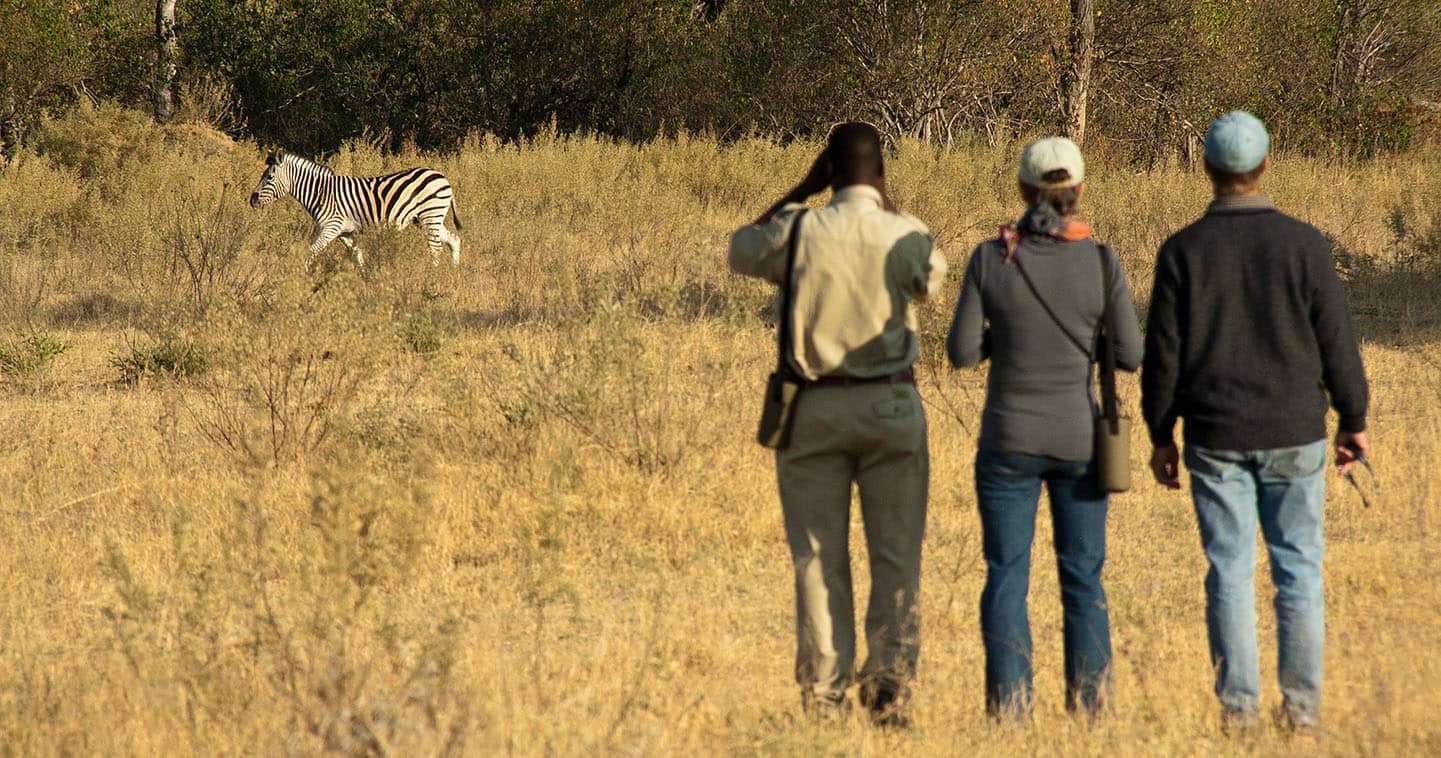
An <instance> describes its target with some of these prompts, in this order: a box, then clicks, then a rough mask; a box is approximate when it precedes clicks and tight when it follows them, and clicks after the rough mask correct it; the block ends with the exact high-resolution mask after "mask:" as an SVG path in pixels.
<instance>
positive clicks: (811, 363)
mask: <svg viewBox="0 0 1441 758" xmlns="http://www.w3.org/2000/svg"><path fill="white" fill-rule="evenodd" d="M827 186H829V187H830V188H831V189H832V190H833V195H832V197H831V202H830V205H828V206H826V207H825V208H820V209H817V210H812V211H809V212H807V213H806V214H805V215H804V217H803V220H802V221H801V224H800V229H799V234H800V237H799V238H798V240H797V244H796V254H795V255H796V258H795V267H794V272H793V275H792V298H791V302H792V308H791V311H792V312H791V314H790V316H791V318H792V319H793V321H792V322H791V323H792V324H793V329H792V332H791V334H792V340H793V341H792V344H791V350H790V355H789V356H788V359H789V360H790V361H791V363H792V366H793V367H794V368H795V369H796V370H797V371H798V372H799V374H800V375H801V376H803V377H805V379H806V380H807V381H806V386H805V389H804V390H803V391H802V392H801V394H800V398H799V400H798V401H797V405H796V407H795V410H794V414H795V421H794V424H795V426H794V429H793V431H792V434H791V443H790V445H789V446H788V447H786V448H785V449H783V450H779V451H777V453H776V475H777V479H778V480H779V484H780V497H781V508H782V510H783V512H784V515H785V527H786V539H787V541H788V542H789V544H790V549H791V555H792V557H793V559H794V561H795V584H796V617H797V618H796V638H797V652H796V681H797V682H798V683H799V684H800V685H801V699H802V704H803V706H804V707H805V708H806V710H807V712H810V713H815V714H819V715H824V714H833V713H839V712H844V710H845V709H846V708H847V704H848V701H847V700H846V689H847V687H849V685H850V684H851V681H852V679H853V678H854V672H853V665H854V658H855V647H856V645H855V629H854V625H853V622H852V619H853V618H854V617H855V616H854V611H853V608H852V599H851V566H850V552H849V549H848V532H849V524H850V501H851V484H852V483H853V482H854V483H855V484H856V485H858V486H859V489H860V499H861V516H862V518H863V520H864V522H865V535H866V544H867V550H868V553H869V555H870V568H871V585H872V587H871V597H870V605H869V607H868V609H867V611H866V642H867V647H868V648H869V651H870V656H869V658H868V659H867V661H866V663H865V665H864V666H862V668H861V673H860V677H859V678H860V684H861V687H860V700H861V704H862V705H863V706H865V707H866V708H868V709H869V710H870V712H871V716H872V718H873V719H875V721H876V722H877V723H879V724H882V725H904V724H905V722H906V719H905V716H904V714H903V713H901V712H900V709H901V707H902V706H903V705H904V704H905V701H906V699H907V695H908V692H909V687H908V683H909V682H910V680H911V679H912V678H913V677H914V675H915V668H916V656H917V651H918V649H919V630H920V620H919V616H918V611H917V594H918V593H919V590H920V561H921V538H922V536H923V534H924V531H925V522H926V497H927V490H928V486H929V477H930V469H929V466H930V459H929V452H928V450H927V447H926V420H925V412H924V410H923V408H922V406H921V399H920V395H918V394H917V392H916V387H915V377H914V374H913V373H912V371H911V364H912V363H914V362H915V360H916V357H917V354H918V348H917V344H916V320H915V314H914V313H913V312H912V306H911V304H912V303H913V302H915V301H920V300H925V299H926V298H927V297H928V296H930V295H932V294H934V293H935V292H936V291H937V290H938V289H939V288H940V285H941V282H942V280H943V279H944V278H945V274H946V262H945V259H944V258H942V257H941V255H940V254H939V253H937V252H936V251H935V250H934V249H933V247H932V244H931V235H930V231H929V230H928V229H927V228H926V226H925V224H922V223H921V222H920V221H918V220H917V219H915V218H913V217H911V216H909V215H906V214H903V213H898V212H896V211H895V209H894V206H893V205H892V204H891V202H890V199H889V198H888V197H887V196H886V191H885V189H886V187H885V171H884V165H883V161H882V156H881V141H880V135H879V134H878V133H877V132H876V130H875V129H874V128H873V127H871V126H870V125H868V124H859V123H851V124H842V125H841V126H838V127H836V129H834V130H833V131H832V132H831V137H830V140H829V143H828V144H827V146H826V149H825V151H824V152H823V153H822V154H821V156H820V158H819V159H818V160H817V161H816V163H815V165H814V166H813V167H812V168H811V170H810V173H809V174H807V176H806V178H805V179H804V180H802V182H801V183H800V184H799V185H797V187H796V188H795V189H793V190H791V192H790V193H788V194H787V195H786V196H785V197H784V198H782V199H781V200H780V201H779V202H777V203H776V204H775V205H773V206H772V207H771V208H770V209H769V210H767V211H766V212H765V213H764V214H763V215H762V216H761V217H760V218H759V219H758V220H757V221H756V223H755V224H753V225H750V226H746V227H743V228H741V229H739V230H738V231H736V233H735V234H734V235H733V236H732V237H731V245H730V265H731V268H732V269H733V270H734V271H736V272H737V273H741V274H746V275H748V276H756V277H760V278H763V279H766V280H768V281H771V282H774V283H776V284H781V283H782V282H784V281H785V269H786V249H787V240H788V238H789V235H790V234H791V233H792V231H793V229H792V228H793V227H794V226H795V223H796V219H797V217H798V216H800V212H801V211H802V210H803V209H804V206H803V205H801V203H802V202H803V201H805V200H806V199H807V198H809V197H810V196H811V195H814V194H817V193H819V192H821V191H822V190H824V189H825V188H826V187H827ZM784 315H785V314H782V316H783V317H784Z"/></svg>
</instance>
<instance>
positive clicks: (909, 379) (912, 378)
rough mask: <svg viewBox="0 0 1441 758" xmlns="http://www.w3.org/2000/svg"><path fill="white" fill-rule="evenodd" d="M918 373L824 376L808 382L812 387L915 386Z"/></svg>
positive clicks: (909, 370)
mask: <svg viewBox="0 0 1441 758" xmlns="http://www.w3.org/2000/svg"><path fill="white" fill-rule="evenodd" d="M915 383H916V372H915V371H913V370H911V369H906V370H905V371H897V372H896V373H894V374H888V375H886V376H865V377H859V376H823V377H821V378H819V379H813V380H811V381H809V382H806V384H808V385H809V386H811V387H859V386H861V385H864V384H915Z"/></svg>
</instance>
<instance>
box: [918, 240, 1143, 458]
mask: <svg viewBox="0 0 1441 758" xmlns="http://www.w3.org/2000/svg"><path fill="white" fill-rule="evenodd" d="M1107 253H1108V254H1107V256H1106V262H1107V265H1109V266H1110V268H1111V273H1110V277H1111V282H1112V286H1111V290H1110V292H1109V293H1107V294H1108V296H1109V297H1110V301H1111V309H1112V311H1113V313H1114V314H1115V320H1114V323H1115V330H1116V334H1115V343H1116V365H1117V367H1118V368H1120V369H1122V370H1124V371H1135V370H1136V367H1137V366H1139V365H1140V363H1141V346H1142V342H1141V327H1140V324H1139V323H1137V319H1136V310H1135V306H1134V305H1133V304H1132V302H1131V291H1130V289H1129V288H1128V287H1127V285H1126V277H1125V275H1124V274H1123V273H1122V271H1121V262H1120V260H1119V259H1118V258H1117V257H1116V254H1115V252H1114V251H1110V250H1108V251H1107ZM1016 255H1017V256H1018V257H1019V258H1020V260H1021V265H1023V266H1025V267H1026V273H1028V274H1030V275H1031V279H1032V280H1033V281H1034V282H1035V284H1036V289H1038V290H1040V292H1041V295H1042V296H1043V297H1045V298H1046V299H1047V303H1048V304H1049V305H1050V306H1051V309H1052V310H1054V311H1055V312H1056V315H1057V316H1058V317H1059V318H1060V319H1061V320H1062V321H1063V322H1064V323H1065V325H1066V328H1067V329H1068V330H1069V331H1070V333H1071V334H1072V335H1075V337H1076V338H1077V339H1079V340H1081V341H1083V342H1085V343H1087V344H1090V345H1092V351H1093V352H1094V343H1095V337H1096V332H1097V326H1098V324H1099V323H1100V320H1101V313H1102V310H1103V306H1104V301H1103V292H1104V290H1105V285H1104V280H1103V275H1102V271H1101V264H1100V258H1099V256H1098V255H1097V253H1096V246H1095V243H1094V242H1092V241H1091V240H1090V239H1082V240H1075V241H1062V240H1059V239H1056V238H1053V237H1046V236H1027V237H1025V238H1023V240H1022V241H1021V243H1020V245H1019V246H1018V247H1017V249H1016ZM987 332H988V333H989V334H988V336H987ZM983 338H984V339H983ZM983 341H984V343H985V345H986V349H985V350H983V347H982V344H983ZM946 352H947V354H948V355H949V356H950V359H951V365H953V366H956V367H957V368H967V367H971V366H976V365H978V364H979V363H980V362H981V361H982V360H985V358H986V357H987V355H989V357H990V360H991V369H990V375H989V378H988V381H987V385H986V407H985V411H984V412H983V414H982V416H981V437H980V443H979V446H980V448H981V449H982V450H987V451H990V452H1000V453H1030V454H1032V455H1045V456H1051V457H1054V458H1061V459H1065V460H1085V459H1089V458H1090V457H1091V446H1092V434H1093V419H1094V418H1095V417H1096V413H1097V410H1096V401H1095V397H1094V393H1093V391H1092V389H1091V385H1092V378H1093V375H1094V371H1093V370H1092V369H1091V359H1090V357H1089V356H1087V355H1084V354H1082V353H1081V351H1080V349H1079V348H1077V347H1076V345H1075V344H1073V343H1072V342H1071V341H1070V340H1068V339H1067V338H1066V336H1065V335H1064V334H1062V333H1061V331H1060V329H1059V328H1058V327H1057V325H1056V322H1055V321H1053V320H1051V318H1050V316H1048V315H1046V311H1045V309H1044V307H1043V306H1042V305H1041V303H1040V302H1038V301H1037V300H1036V296H1035V295H1034V294H1032V293H1031V291H1030V289H1029V288H1028V287H1026V283H1025V280H1024V279H1022V278H1021V275H1020V272H1019V271H1018V270H1017V269H1016V264H1015V263H1014V262H1012V261H1008V260H1007V259H1006V250H1005V247H1004V245H1003V244H1002V243H1001V242H999V241H991V242H986V243H983V244H981V245H980V246H978V247H977V248H976V249H975V251H974V252H972V253H971V260H970V263H969V265H967V266H966V273H965V281H964V282H963V284H962V285H961V297H960V301H959V302H958V303H956V315H955V320H954V321H953V322H952V323H951V332H950V334H949V336H948V337H947V339H946Z"/></svg>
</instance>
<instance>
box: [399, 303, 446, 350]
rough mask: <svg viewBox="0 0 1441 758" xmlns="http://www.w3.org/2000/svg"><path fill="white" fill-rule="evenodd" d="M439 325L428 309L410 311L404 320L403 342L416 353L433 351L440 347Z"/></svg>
mask: <svg viewBox="0 0 1441 758" xmlns="http://www.w3.org/2000/svg"><path fill="white" fill-rule="evenodd" d="M440 337H441V335H440V326H439V325H437V324H436V323H435V316H434V315H432V314H431V312H430V311H428V310H427V311H421V312H419V313H412V314H410V316H409V317H408V318H406V320H405V344H407V345H409V346H410V349H411V350H414V351H415V352H417V353H433V352H435V351H437V350H439V349H440Z"/></svg>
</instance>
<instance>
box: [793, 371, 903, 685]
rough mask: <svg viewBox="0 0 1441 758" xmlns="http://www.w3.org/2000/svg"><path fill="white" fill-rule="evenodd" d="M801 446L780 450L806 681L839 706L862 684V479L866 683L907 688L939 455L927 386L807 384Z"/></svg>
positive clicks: (799, 675) (799, 654) (799, 422)
mask: <svg viewBox="0 0 1441 758" xmlns="http://www.w3.org/2000/svg"><path fill="white" fill-rule="evenodd" d="M795 414H796V419H795V429H794V431H793V434H792V437H791V444H790V446H789V447H787V448H786V449H784V450H780V451H777V453H776V475H777V479H778V480H779V484H780V497H781V508H782V510H783V511H784V513H785V526H786V540H787V542H789V543H790V549H791V556H792V558H793V559H794V561H795V582H796V682H797V683H799V684H800V685H801V690H802V695H803V697H819V698H828V699H831V700H837V699H839V698H841V697H843V696H844V693H845V690H846V688H847V687H848V686H849V685H850V683H851V681H852V679H853V678H854V669H853V666H854V662H855V654H856V635H855V628H854V619H855V610H854V606H853V605H852V591H851V559H850V548H849V540H848V537H849V532H850V505H851V483H852V482H854V483H856V484H857V485H858V486H859V488H860V499H861V517H862V519H863V521H864V523H865V536H866V547H867V553H868V554H869V557H870V569H871V596H870V603H869V605H868V607H867V610H866V645H867V648H868V650H869V657H868V658H867V660H866V663H865V665H864V666H863V667H862V669H861V674H860V677H861V680H862V684H863V686H888V687H892V688H896V689H897V690H899V691H901V692H904V690H905V687H906V684H907V683H908V682H909V681H910V679H911V678H912V677H913V676H914V674H915V670H916V655H917V651H918V649H919V642H920V641H919V632H920V618H919V611H918V608H917V604H916V600H917V595H918V593H919V591H920V573H921V572H920V569H921V539H922V537H923V536H924V533H925V525H926V497H927V491H928V487H929V485H930V454H929V451H928V449H927V447H926V418H925V410H924V409H923V408H922V406H921V399H920V395H919V394H917V392H916V388H915V387H913V386H911V385H904V384H863V385H855V386H848V387H840V386H827V387H807V388H806V389H805V390H804V391H803V392H802V393H801V396H800V399H799V401H798V404H797V407H796V409H795Z"/></svg>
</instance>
